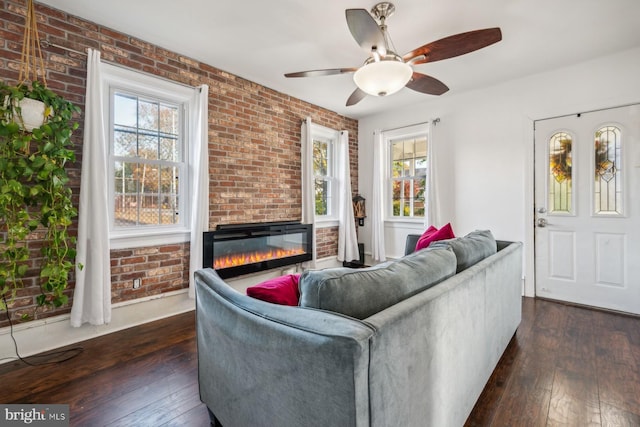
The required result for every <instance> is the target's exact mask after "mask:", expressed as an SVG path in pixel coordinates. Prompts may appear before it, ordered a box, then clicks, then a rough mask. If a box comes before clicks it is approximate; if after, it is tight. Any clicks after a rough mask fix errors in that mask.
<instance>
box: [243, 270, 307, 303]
mask: <svg viewBox="0 0 640 427" xmlns="http://www.w3.org/2000/svg"><path fill="white" fill-rule="evenodd" d="M299 280H300V274H287V275H286V276H280V277H275V278H273V279H269V280H265V281H264V282H261V283H258V284H257V285H254V286H250V287H249V288H247V295H249V296H250V297H252V298H256V299H259V300H262V301H266V302H270V303H273V304H281V305H298V300H299V299H300V291H299V290H298V281H299Z"/></svg>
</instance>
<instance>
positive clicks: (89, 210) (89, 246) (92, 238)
mask: <svg viewBox="0 0 640 427" xmlns="http://www.w3.org/2000/svg"><path fill="white" fill-rule="evenodd" d="M100 67H101V65H100V52H98V51H95V50H92V49H88V52H87V93H86V98H85V119H84V139H83V142H82V171H81V173H82V175H81V182H80V204H79V208H78V241H77V255H76V263H77V265H78V267H76V287H75V290H74V293H73V306H72V307H71V325H72V326H75V327H79V326H81V325H82V324H83V323H85V322H89V323H90V324H92V325H103V324H105V323H109V322H110V321H111V265H110V262H111V261H110V253H109V251H110V248H109V209H108V197H107V186H106V185H105V180H106V177H107V153H106V146H107V145H106V142H105V141H106V132H105V124H104V121H103V117H104V115H103V108H104V104H103V98H104V94H103V89H102V79H101V70H100Z"/></svg>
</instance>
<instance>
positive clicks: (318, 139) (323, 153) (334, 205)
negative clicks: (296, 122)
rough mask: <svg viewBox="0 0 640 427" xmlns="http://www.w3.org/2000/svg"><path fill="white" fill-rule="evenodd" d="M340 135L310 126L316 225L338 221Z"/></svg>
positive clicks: (327, 224) (324, 128) (323, 128)
mask: <svg viewBox="0 0 640 427" xmlns="http://www.w3.org/2000/svg"><path fill="white" fill-rule="evenodd" d="M339 135H340V133H339V132H338V131H336V130H334V129H330V128H326V127H324V126H319V125H316V124H312V125H311V140H312V141H313V177H314V198H315V217H316V225H317V226H319V227H322V226H323V225H324V226H331V225H334V224H333V223H336V224H337V220H338V188H337V185H338V178H337V165H338V158H337V156H338V152H339V150H338V149H337V146H338V143H339Z"/></svg>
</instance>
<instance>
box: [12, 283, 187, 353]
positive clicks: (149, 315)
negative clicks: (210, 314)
mask: <svg viewBox="0 0 640 427" xmlns="http://www.w3.org/2000/svg"><path fill="white" fill-rule="evenodd" d="M194 309H195V300H193V299H191V298H189V296H188V292H187V290H186V289H184V290H180V291H175V292H167V293H163V294H159V295H154V296H151V297H146V298H139V299H136V300H132V301H126V302H123V303H119V304H114V305H113V306H112V309H111V323H109V324H108V325H100V326H94V325H89V324H84V325H82V326H81V327H79V328H74V327H72V326H71V322H70V315H69V314H63V315H60V316H55V317H49V318H46V319H42V320H33V321H31V322H27V323H18V324H14V326H13V336H14V338H15V340H16V343H17V345H18V351H19V352H20V356H22V357H26V356H32V355H34V354H38V353H42V352H45V351H49V350H53V349H56V348H60V347H64V346H67V345H71V344H75V343H78V342H80V341H85V340H88V339H91V338H96V337H99V336H101V335H106V334H110V333H112V332H116V331H120V330H123V329H127V328H130V327H132V326H136V325H141V324H143V323H147V322H152V321H154V320H159V319H163V318H166V317H170V316H175V315H177V314H181V313H185V312H187V311H191V310H194ZM2 314H5V313H2ZM15 359H17V357H16V353H15V347H14V344H13V341H12V339H11V335H10V328H9V327H5V328H2V329H0V364H2V363H7V362H11V361H12V360H15Z"/></svg>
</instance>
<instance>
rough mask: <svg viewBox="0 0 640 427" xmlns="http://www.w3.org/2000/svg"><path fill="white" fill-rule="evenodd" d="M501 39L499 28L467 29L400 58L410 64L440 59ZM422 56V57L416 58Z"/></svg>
mask: <svg viewBox="0 0 640 427" xmlns="http://www.w3.org/2000/svg"><path fill="white" fill-rule="evenodd" d="M500 40H502V31H500V28H497V27H496V28H485V29H484V30H475V31H468V32H466V33H460V34H455V35H453V36H449V37H445V38H443V39H440V40H436V41H434V42H431V43H427V44H425V45H424V46H422V47H419V48H417V49H414V50H412V51H411V52H409V53H407V54H405V55H404V56H403V57H402V59H404V60H405V62H409V61H411V60H412V59H414V58H416V59H415V60H413V61H411V63H412V64H414V65H415V64H424V63H426V62H434V61H440V60H443V59H448V58H453V57H456V56H460V55H464V54H465V53H470V52H473V51H475V50H478V49H482V48H483V47H487V46H489V45H492V44H494V43H497V42H499V41H500ZM420 56H424V58H418V57H420Z"/></svg>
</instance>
